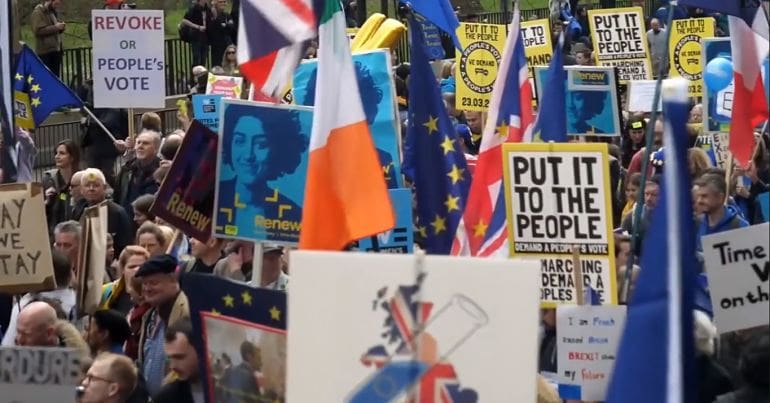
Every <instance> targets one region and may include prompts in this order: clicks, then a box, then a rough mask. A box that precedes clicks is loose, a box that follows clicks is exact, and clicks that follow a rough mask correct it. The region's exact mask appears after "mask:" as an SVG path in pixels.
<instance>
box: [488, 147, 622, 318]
mask: <svg viewBox="0 0 770 403" xmlns="http://www.w3.org/2000/svg"><path fill="white" fill-rule="evenodd" d="M503 165H504V176H505V179H504V180H505V201H506V217H507V219H508V234H509V236H508V242H509V246H510V256H511V257H513V258H537V259H540V266H541V289H540V302H541V306H543V307H554V306H557V305H561V304H575V303H577V302H578V294H577V290H576V284H575V282H576V278H578V277H579V278H580V279H581V281H582V283H583V287H588V286H590V287H591V288H592V289H593V290H594V291H596V293H597V294H598V295H599V298H600V301H601V303H602V304H616V303H617V292H616V284H615V283H616V278H615V259H614V243H613V235H612V220H611V215H610V212H611V211H612V209H611V191H610V179H609V176H610V175H609V157H608V154H607V144H603V143H594V144H555V143H537V144H533V143H530V144H519V143H511V144H504V145H503ZM573 248H576V249H577V250H578V252H579V253H578V258H577V261H578V262H579V264H580V273H579V274H580V275H579V276H576V275H575V273H574V265H575V261H576V259H575V256H574V255H573Z"/></svg>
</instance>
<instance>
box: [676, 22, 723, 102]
mask: <svg viewBox="0 0 770 403" xmlns="http://www.w3.org/2000/svg"><path fill="white" fill-rule="evenodd" d="M714 24H715V21H714V19H713V18H711V17H706V18H690V19H687V20H674V21H673V22H672V23H671V28H670V29H671V39H670V41H669V45H668V60H669V65H670V67H669V72H668V75H669V77H683V78H685V79H687V80H688V81H690V85H689V87H688V89H687V92H688V94H689V95H690V96H691V97H700V96H703V68H704V67H705V66H703V65H701V41H702V40H703V38H713V37H714Z"/></svg>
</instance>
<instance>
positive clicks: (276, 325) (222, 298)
mask: <svg viewBox="0 0 770 403" xmlns="http://www.w3.org/2000/svg"><path fill="white" fill-rule="evenodd" d="M180 282H181V285H182V291H184V293H185V295H187V300H188V301H189V305H190V320H191V322H192V326H193V330H194V332H193V333H194V334H195V337H194V338H195V340H191V342H192V343H193V345H194V346H195V349H196V350H197V352H198V357H201V360H200V363H199V365H200V374H201V379H205V380H208V382H203V384H204V385H206V387H205V393H204V394H205V396H206V401H207V402H208V403H213V402H235V401H237V402H284V401H286V396H285V393H286V392H285V390H286V385H285V375H286V374H285V372H281V371H279V370H276V365H283V363H285V362H286V293H285V292H283V291H275V290H270V289H266V288H254V287H251V286H249V285H247V284H246V283H242V282H236V281H232V280H228V279H225V278H221V277H216V276H213V275H210V274H196V273H189V274H184V275H182V278H181V281H180ZM204 358H208V359H204ZM268 367H270V368H269V369H270V370H266V369H265V368H268ZM255 374H260V375H257V376H255Z"/></svg>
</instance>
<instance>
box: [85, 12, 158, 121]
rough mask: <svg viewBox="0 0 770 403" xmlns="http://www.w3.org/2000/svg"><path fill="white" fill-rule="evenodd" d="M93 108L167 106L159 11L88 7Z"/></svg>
mask: <svg viewBox="0 0 770 403" xmlns="http://www.w3.org/2000/svg"><path fill="white" fill-rule="evenodd" d="M91 25H92V27H93V79H94V84H93V91H94V106H96V107H97V108H163V107H165V106H166V73H165V72H166V70H165V69H166V62H165V56H164V53H163V48H164V43H165V42H164V38H165V36H164V35H165V34H164V32H165V28H164V22H163V10H93V11H92V12H91Z"/></svg>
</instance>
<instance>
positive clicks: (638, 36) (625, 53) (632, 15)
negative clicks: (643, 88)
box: [588, 7, 652, 83]
mask: <svg viewBox="0 0 770 403" xmlns="http://www.w3.org/2000/svg"><path fill="white" fill-rule="evenodd" d="M588 23H589V24H590V26H591V36H592V37H593V43H594V44H596V45H595V49H594V58H595V59H596V65H597V66H611V67H617V68H618V77H619V78H620V82H621V83H625V82H628V81H632V80H650V79H652V66H651V65H650V51H649V49H648V48H647V38H645V32H644V17H643V16H642V9H641V7H628V8H612V9H606V10H588Z"/></svg>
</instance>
